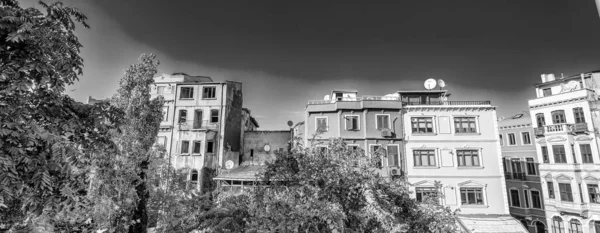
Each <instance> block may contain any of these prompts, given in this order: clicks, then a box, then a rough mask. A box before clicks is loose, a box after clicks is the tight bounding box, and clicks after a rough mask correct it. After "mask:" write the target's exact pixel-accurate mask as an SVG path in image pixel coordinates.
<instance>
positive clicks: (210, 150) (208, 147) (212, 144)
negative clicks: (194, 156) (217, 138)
mask: <svg viewBox="0 0 600 233" xmlns="http://www.w3.org/2000/svg"><path fill="white" fill-rule="evenodd" d="M214 147H215V142H213V141H207V142H206V153H214V152H215V148H214Z"/></svg>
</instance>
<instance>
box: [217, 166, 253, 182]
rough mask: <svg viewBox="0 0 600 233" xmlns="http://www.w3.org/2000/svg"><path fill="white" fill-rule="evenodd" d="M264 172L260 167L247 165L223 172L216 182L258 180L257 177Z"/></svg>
mask: <svg viewBox="0 0 600 233" xmlns="http://www.w3.org/2000/svg"><path fill="white" fill-rule="evenodd" d="M263 170H264V167H263V166H260V165H246V166H239V167H235V168H233V169H231V170H222V171H221V174H219V175H218V176H216V177H215V178H213V179H214V180H257V178H256V175H257V174H258V173H260V172H261V171H263Z"/></svg>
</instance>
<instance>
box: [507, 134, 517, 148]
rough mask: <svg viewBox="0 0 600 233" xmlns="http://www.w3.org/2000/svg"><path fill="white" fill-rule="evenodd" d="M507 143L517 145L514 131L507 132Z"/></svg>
mask: <svg viewBox="0 0 600 233" xmlns="http://www.w3.org/2000/svg"><path fill="white" fill-rule="evenodd" d="M508 145H511V146H512V145H517V138H515V134H514V133H509V134H508Z"/></svg>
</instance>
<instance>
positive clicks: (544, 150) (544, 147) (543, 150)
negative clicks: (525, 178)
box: [540, 146, 550, 163]
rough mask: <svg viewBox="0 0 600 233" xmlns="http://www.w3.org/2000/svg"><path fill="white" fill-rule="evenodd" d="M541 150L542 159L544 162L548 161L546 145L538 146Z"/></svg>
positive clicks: (548, 155)
mask: <svg viewBox="0 0 600 233" xmlns="http://www.w3.org/2000/svg"><path fill="white" fill-rule="evenodd" d="M540 150H541V151H542V160H543V162H544V163H550V154H548V146H540Z"/></svg>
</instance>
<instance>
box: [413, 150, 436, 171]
mask: <svg viewBox="0 0 600 233" xmlns="http://www.w3.org/2000/svg"><path fill="white" fill-rule="evenodd" d="M423 151H427V152H428V153H427V154H426V155H423V154H422V153H423ZM412 152H413V153H412V156H413V166H414V167H437V166H438V165H437V164H438V161H437V153H436V150H435V149H415V150H412ZM429 152H432V154H429ZM417 153H419V163H420V164H419V165H417V160H416V156H417ZM422 156H427V163H428V165H423V164H422V162H423V160H422V158H421V157H422ZM430 156H433V164H430V162H431V157H430Z"/></svg>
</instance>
